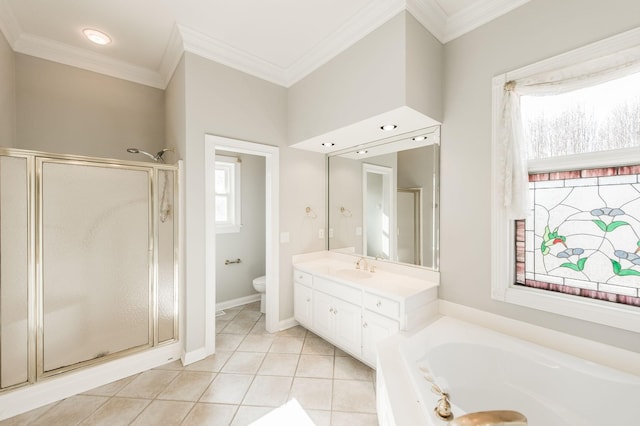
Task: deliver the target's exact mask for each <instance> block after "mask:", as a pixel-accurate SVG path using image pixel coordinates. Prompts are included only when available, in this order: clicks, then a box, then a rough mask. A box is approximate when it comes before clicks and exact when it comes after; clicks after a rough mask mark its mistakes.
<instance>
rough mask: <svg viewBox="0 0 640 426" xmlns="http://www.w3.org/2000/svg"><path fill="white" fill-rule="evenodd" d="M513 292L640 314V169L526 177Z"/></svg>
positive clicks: (583, 171) (517, 229)
mask: <svg viewBox="0 0 640 426" xmlns="http://www.w3.org/2000/svg"><path fill="white" fill-rule="evenodd" d="M529 188H530V191H531V200H532V209H531V214H530V215H529V217H528V218H527V219H526V220H521V221H516V284H520V285H525V286H529V287H535V288H541V289H545V290H551V291H558V292H563V293H568V294H573V295H577V296H583V297H590V298H596V299H602V300H607V301H610V302H617V303H623V304H628V305H635V306H640V294H639V289H640V166H633V167H610V168H603V169H590V170H577V171H569V172H556V173H540V174H531V175H529Z"/></svg>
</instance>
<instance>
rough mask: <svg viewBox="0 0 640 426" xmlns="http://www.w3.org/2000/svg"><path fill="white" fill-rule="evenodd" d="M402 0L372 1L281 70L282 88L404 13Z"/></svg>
mask: <svg viewBox="0 0 640 426" xmlns="http://www.w3.org/2000/svg"><path fill="white" fill-rule="evenodd" d="M405 7H406V2H405V1H404V0H392V1H389V0H375V1H370V2H368V4H367V6H366V7H365V8H363V9H361V10H360V11H359V12H358V13H357V14H355V15H354V16H352V17H351V18H350V19H349V20H347V21H346V22H345V23H344V24H342V25H341V26H340V28H339V29H338V30H337V31H336V32H334V33H333V34H331V35H330V36H328V37H327V38H325V39H324V40H322V41H321V42H320V43H319V44H318V45H316V46H315V47H314V48H313V49H312V50H311V51H309V52H307V54H305V55H304V56H303V57H302V58H300V59H299V60H298V61H296V62H295V63H294V64H293V65H292V66H290V67H289V68H287V69H286V70H285V75H284V79H283V80H284V82H285V87H291V86H292V85H294V84H295V83H296V82H298V81H300V80H302V79H303V78H304V77H306V76H307V75H309V74H311V73H312V72H313V71H315V70H316V69H318V68H319V67H321V66H322V65H324V64H326V63H327V62H329V61H330V60H331V59H333V58H335V57H336V56H337V55H339V54H340V53H342V52H343V51H345V50H346V49H348V48H349V47H351V46H352V45H353V44H355V43H356V42H357V41H359V40H361V39H362V38H363V37H365V36H366V35H367V34H369V33H371V32H372V31H374V30H375V29H377V28H378V27H380V26H381V25H382V24H384V23H385V22H387V21H388V20H389V19H391V18H393V17H394V16H396V15H397V14H398V13H400V12H402V11H403V10H405Z"/></svg>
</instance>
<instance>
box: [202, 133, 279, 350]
mask: <svg viewBox="0 0 640 426" xmlns="http://www.w3.org/2000/svg"><path fill="white" fill-rule="evenodd" d="M216 151H225V152H229V153H238V154H249V155H255V156H261V157H264V159H265V218H264V219H265V230H266V232H265V276H266V307H265V308H266V309H265V315H266V321H265V327H266V330H267V331H268V332H269V333H275V332H276V331H278V330H279V324H280V306H279V305H280V289H279V260H280V259H279V246H278V237H277V236H278V234H279V215H278V206H279V149H278V147H274V146H269V145H262V144H258V143H254V142H247V141H241V140H237V139H230V138H225V137H221V136H215V135H205V224H206V226H205V228H206V230H205V232H206V235H205V253H206V259H207V262H206V267H205V297H206V308H205V310H206V322H205V333H206V338H205V339H206V347H207V352H209V353H213V352H215V329H216V327H215V306H216V300H215V299H216V297H215V295H216V264H215V259H216V223H215V158H216Z"/></svg>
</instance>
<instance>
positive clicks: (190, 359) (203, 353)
mask: <svg viewBox="0 0 640 426" xmlns="http://www.w3.org/2000/svg"><path fill="white" fill-rule="evenodd" d="M207 356H208V354H207V350H206V348H199V349H196V350H195V351H189V352H184V351H183V352H182V356H181V357H180V360H181V361H182V365H189V364H193V363H194V362H197V361H200V360H202V359H205V358H206V357H207Z"/></svg>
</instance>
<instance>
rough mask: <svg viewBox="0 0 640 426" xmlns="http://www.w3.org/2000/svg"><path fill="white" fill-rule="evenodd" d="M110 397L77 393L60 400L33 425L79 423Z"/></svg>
mask: <svg viewBox="0 0 640 426" xmlns="http://www.w3.org/2000/svg"><path fill="white" fill-rule="evenodd" d="M108 400H109V397H106V396H92V395H76V396H72V397H71V398H67V399H65V400H63V401H60V402H59V403H58V404H56V405H55V407H52V408H51V409H50V410H47V411H46V412H45V413H44V414H43V415H42V416H40V417H38V418H37V419H36V420H35V421H34V422H33V423H31V424H33V425H77V424H79V423H80V422H81V421H83V420H84V419H86V418H87V417H89V416H90V415H91V414H93V412H94V411H96V410H97V409H98V408H100V406H102V405H103V404H104V403H106V402H107V401H108Z"/></svg>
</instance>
